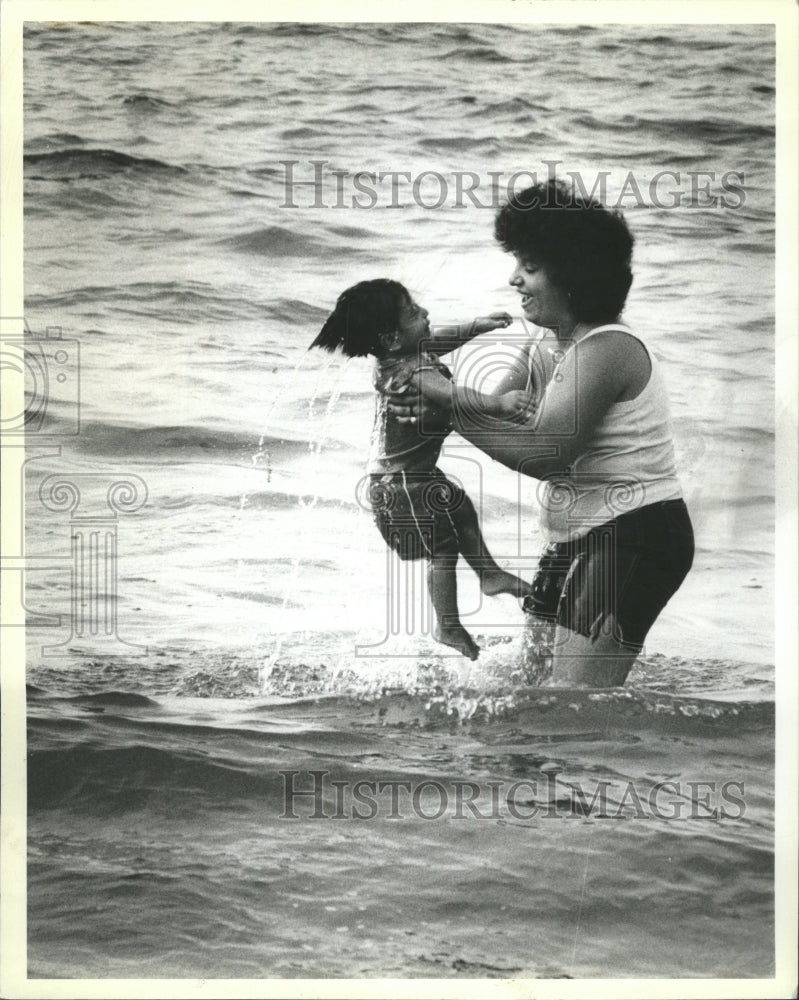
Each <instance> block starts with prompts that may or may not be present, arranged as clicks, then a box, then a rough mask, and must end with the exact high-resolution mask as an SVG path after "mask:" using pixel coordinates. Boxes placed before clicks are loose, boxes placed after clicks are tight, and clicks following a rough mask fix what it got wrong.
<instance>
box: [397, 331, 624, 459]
mask: <svg viewBox="0 0 799 1000" xmlns="http://www.w3.org/2000/svg"><path fill="white" fill-rule="evenodd" d="M626 339H627V338H626V335H625V334H621V333H620V334H618V335H616V334H615V333H612V332H610V331H609V332H608V333H607V334H605V335H603V336H601V337H591V338H590V339H588V340H586V341H585V343H578V344H577V345H576V347H575V348H574V350H572V351H570V352H569V353H568V354H567V355H566V358H565V359H564V361H563V362H562V364H561V366H560V368H559V369H558V372H557V376H560V377H559V378H558V377H555V378H553V379H552V380H551V381H550V382H549V384H548V386H547V388H546V391H545V393H544V397H543V400H542V402H541V405H540V406H539V407H538V408H537V409H536V410H535V412H533V413H531V414H529V415H526V416H523V417H522V418H521V420H519V421H518V422H509V421H507V420H501V419H497V418H496V417H494V416H491V415H490V412H486V409H485V402H486V398H485V397H484V396H482V395H481V394H480V393H475V392H474V390H471V389H469V388H467V387H464V386H455V385H453V384H452V383H451V382H449V381H448V380H446V379H444V378H442V377H440V376H439V375H437V373H435V372H421V373H420V374H419V375H418V376H417V377H416V379H415V384H416V387H417V388H419V389H420V390H421V392H422V395H423V396H424V397H425V398H426V399H428V400H429V401H430V402H432V403H434V404H435V405H437V406H438V407H442V408H444V407H446V406H450V407H451V410H452V418H451V419H452V424H453V427H454V428H455V430H457V431H458V432H459V433H460V434H462V435H463V437H465V438H466V439H467V440H469V441H471V442H472V443H473V444H475V445H476V446H477V447H478V448H480V449H481V450H482V451H484V452H485V453H486V454H487V455H489V456H490V457H491V458H494V459H496V460H497V461H498V462H501V463H502V464H503V465H506V466H507V467H508V468H510V469H514V470H516V471H518V472H520V473H522V474H523V475H526V476H534V477H535V478H537V479H541V478H543V477H544V476H548V475H551V474H553V473H555V472H560V471H562V470H563V469H565V468H566V467H567V466H568V465H570V464H571V463H572V462H573V461H574V459H575V458H577V457H578V456H579V455H580V454H581V453H582V452H583V451H585V449H586V447H587V445H588V443H589V441H590V439H591V437H592V436H593V434H594V432H595V430H596V428H597V426H598V425H599V423H600V422H601V420H602V418H603V417H604V415H605V413H607V411H608V409H609V408H610V407H611V406H612V405H613V403H614V402H615V401H616V399H617V398H618V397H619V396H620V395H621V394H622V393H623V392H624V390H625V388H626V384H627V381H628V379H629V375H628V373H627V366H626V365H625V359H626V358H628V356H629V355H628V346H629V345H628V344H627V343H626Z"/></svg>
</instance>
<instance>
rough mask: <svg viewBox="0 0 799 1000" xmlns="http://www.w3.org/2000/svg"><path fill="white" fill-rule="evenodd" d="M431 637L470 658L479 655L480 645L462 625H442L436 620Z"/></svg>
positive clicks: (472, 658)
mask: <svg viewBox="0 0 799 1000" xmlns="http://www.w3.org/2000/svg"><path fill="white" fill-rule="evenodd" d="M433 638H434V639H435V640H436V641H437V642H443V643H444V645H445V646H453V647H454V648H455V649H457V650H458V651H459V652H461V653H463V655H464V656H468V657H469V659H470V660H476V659H477V657H478V656H479V655H480V647H479V646H478V645H477V643H476V642H475V641H474V639H472V637H471V636H470V635H469V633H468V632H467V631H466V629H465V628H464V627H463V625H447V626H446V627H442V626H441V625H439V624H438V622H436V624H435V626H434V627H433Z"/></svg>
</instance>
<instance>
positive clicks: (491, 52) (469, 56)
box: [439, 45, 515, 63]
mask: <svg viewBox="0 0 799 1000" xmlns="http://www.w3.org/2000/svg"><path fill="white" fill-rule="evenodd" d="M439 59H449V60H452V61H457V60H463V61H464V62H481V63H510V62H515V60H514V59H513V58H511V56H507V55H505V54H504V53H502V52H498V51H497V50H496V49H495V48H493V47H492V46H488V45H478V46H475V47H473V48H469V47H466V46H463V45H459V46H458V47H457V48H454V49H450V50H449V52H443V53H442V54H441V55H440V56H439Z"/></svg>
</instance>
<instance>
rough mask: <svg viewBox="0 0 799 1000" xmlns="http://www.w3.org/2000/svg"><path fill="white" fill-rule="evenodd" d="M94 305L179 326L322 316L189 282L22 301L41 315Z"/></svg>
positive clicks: (307, 308)
mask: <svg viewBox="0 0 799 1000" xmlns="http://www.w3.org/2000/svg"><path fill="white" fill-rule="evenodd" d="M171 235H172V236H173V238H175V237H177V238H178V239H185V238H186V236H185V234H184V233H183V232H182V231H181V232H178V233H175V234H171ZM98 303H99V304H101V305H102V307H103V308H104V309H105V310H108V311H109V312H111V311H113V312H116V313H120V314H122V315H132V316H141V315H145V316H155V317H158V318H159V319H161V320H163V319H164V318H165V317H166V315H169V319H170V321H171V322H180V323H194V322H196V321H197V320H198V319H202V320H203V321H204V322H211V321H227V320H236V321H241V319H242V318H243V317H245V316H250V317H252V318H254V319H261V318H263V316H264V314H265V313H266V315H270V316H273V317H274V318H278V319H291V318H292V315H293V314H292V311H291V310H292V308H294V309H295V310H296V312H297V314H299V315H301V316H302V317H303V320H310V319H313V320H316V319H317V318H318V316H319V314H321V313H323V312H324V310H321V309H320V310H318V312H316V311H315V309H314V307H313V306H311V305H310V304H308V303H303V302H302V301H301V300H299V299H276V300H273V301H272V302H271V303H270V302H267V303H262V302H257V301H253V300H252V299H250V298H249V297H248V295H247V294H245V293H244V291H243V290H239V289H237V288H235V287H227V288H225V287H220V286H219V285H211V284H209V283H207V282H202V281H191V280H185V281H162V282H159V281H140V282H131V283H130V284H124V283H120V284H117V285H89V286H82V287H79V288H70V289H66V290H64V291H61V292H55V293H52V294H50V295H30V296H28V297H27V299H26V301H25V305H26V308H27V309H28V310H30V311H35V310H41V311H42V312H49V311H52V312H57V311H59V310H62V309H74V308H77V307H81V306H84V305H91V306H96V305H97V304H98ZM303 307H304V308H303ZM166 309H171V310H172V311H171V313H169V314H166V313H165V310H166Z"/></svg>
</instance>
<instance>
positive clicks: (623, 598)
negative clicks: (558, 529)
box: [524, 500, 694, 648]
mask: <svg viewBox="0 0 799 1000" xmlns="http://www.w3.org/2000/svg"><path fill="white" fill-rule="evenodd" d="M693 557H694V535H693V529H692V527H691V519H690V517H689V516H688V510H687V508H686V506H685V503H684V501H682V500H666V501H663V502H662V503H655V504H650V505H648V506H646V507H641V508H639V509H638V510H634V511H630V512H629V513H627V514H621V515H620V516H619V517H617V518H614V520H612V521H608V522H606V523H605V524H601V525H598V526H597V527H596V528H592V529H591V531H589V532H588V534H587V535H583V536H581V537H579V538H575V539H573V540H572V541H568V542H554V543H552V544H551V545H548V546H547V548H546V549H545V551H544V554H543V555H542V556H541V559H540V561H539V564H538V572H537V573H536V576H535V578H534V580H533V584H532V587H533V593H532V596H530V597H527V598H525V601H524V609H525V611H528V612H529V613H531V614H534V615H536V617H538V618H543V619H545V620H549V621H552V622H556V623H557V624H558V625H561V626H563V627H564V628H567V629H569V630H570V631H572V632H577V633H578V634H580V635H585V636H596V635H597V633H598V631H601V630H603V628H604V627H605V623H610V624H609V625H608V626H607V627H608V628H610V629H612V630H613V631H614V632H615V638H616V639H617V640H618V641H619V642H621V643H624V644H625V645H630V646H637V647H639V648H640V647H642V646H643V643H644V639H645V638H646V634H647V632H648V631H649V629H650V628H651V627H652V625H653V624H654V622H655V619H656V618H657V617H658V615H659V614H660V612H661V611H662V610H663V608H664V607H665V606H666V604H667V603H668V601H669V599H670V598H671V596H672V595H673V594H674V593H675V592H676V590H677V589H678V588H679V586H680V584H681V583H682V582H683V580H684V579H685V577H686V575H687V573H688V570H689V569H690V568H691V564H692V563H693ZM611 616H612V618H611Z"/></svg>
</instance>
